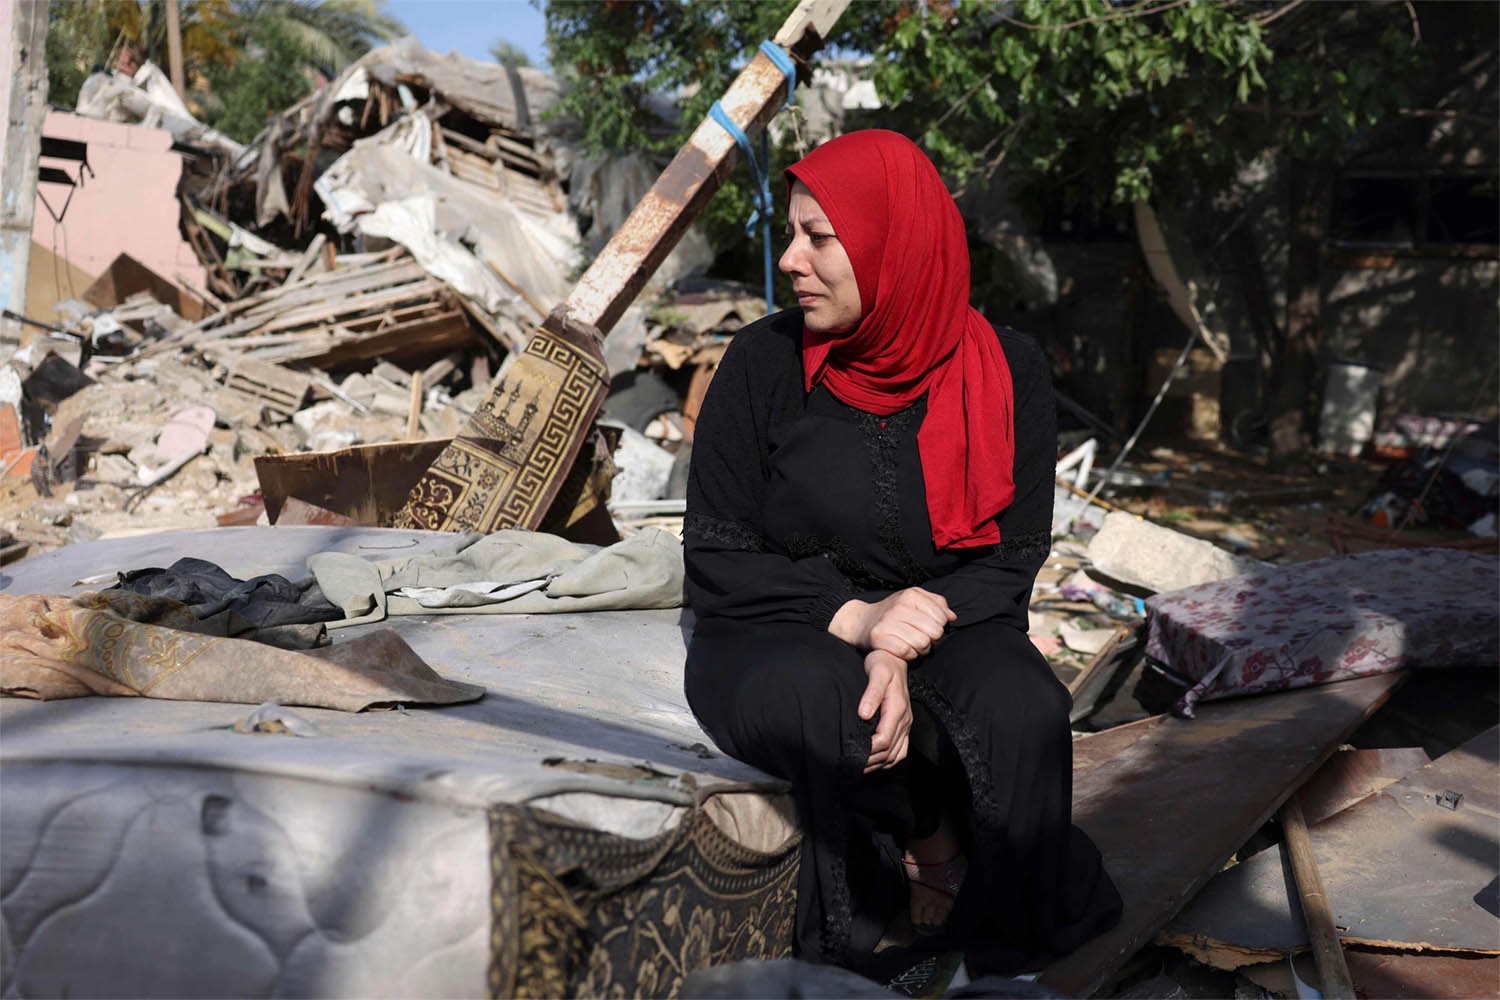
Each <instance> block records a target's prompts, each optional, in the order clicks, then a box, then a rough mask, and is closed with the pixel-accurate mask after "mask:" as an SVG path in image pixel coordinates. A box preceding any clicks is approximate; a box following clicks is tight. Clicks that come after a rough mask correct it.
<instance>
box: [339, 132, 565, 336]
mask: <svg viewBox="0 0 1500 1000" xmlns="http://www.w3.org/2000/svg"><path fill="white" fill-rule="evenodd" d="M431 150H432V124H431V122H430V121H428V119H427V118H426V117H425V116H423V115H407V116H405V117H403V118H402V119H400V120H399V121H396V122H394V123H393V124H391V125H390V126H389V127H388V128H386V129H385V130H384V131H382V132H380V133H378V134H377V135H373V136H371V137H370V138H368V139H361V140H360V141H359V142H356V143H355V144H354V146H353V148H351V149H350V150H349V151H348V152H347V153H345V154H344V155H343V156H342V157H340V158H339V159H338V161H337V162H335V163H334V164H333V165H332V166H331V167H329V168H328V169H327V170H325V171H324V172H323V174H322V175H321V176H320V177H319V178H318V180H317V181H316V182H315V184H314V189H315V190H316V191H317V193H318V197H320V198H321V199H322V200H323V203H324V206H325V209H324V213H323V214H324V218H326V219H327V220H328V221H329V222H331V223H332V224H333V225H334V226H335V227H336V228H337V229H338V230H339V231H340V232H350V231H354V230H358V231H360V232H364V233H366V234H369V235H372V236H383V237H385V238H387V239H391V240H395V241H396V242H398V243H400V244H402V245H403V246H405V247H407V248H408V249H409V250H410V251H411V253H412V255H413V256H414V257H416V258H417V260H419V261H420V262H421V263H422V266H423V267H424V268H426V269H427V270H428V271H429V272H430V273H432V274H434V275H436V276H438V277H440V278H442V279H443V280H444V281H446V282H448V283H449V284H450V285H452V286H453V287H454V288H455V289H456V290H458V291H459V292H460V293H461V294H463V295H464V296H465V298H467V299H468V300H469V301H470V302H471V303H472V304H473V305H474V306H475V307H477V308H480V309H482V310H484V311H485V313H486V314H488V315H489V316H490V317H491V318H493V319H496V320H497V321H507V320H508V321H509V322H510V323H520V322H525V323H538V322H540V321H541V320H542V319H544V318H545V317H544V316H542V315H540V314H539V313H540V309H539V308H538V307H534V306H533V305H532V303H551V302H556V301H559V300H560V299H562V298H563V297H564V296H566V294H567V292H568V275H569V274H571V273H572V272H573V271H574V270H575V269H576V267H577V249H576V248H577V245H578V242H579V236H578V230H577V227H576V226H575V225H574V223H573V221H572V219H571V218H570V217H569V216H568V214H567V213H566V212H563V211H558V212H553V213H551V214H550V215H547V216H545V217H544V216H543V215H540V214H538V212H536V211H534V210H522V209H520V208H518V207H517V206H516V205H514V204H512V203H511V202H509V201H508V200H506V199H505V198H504V196H503V195H502V196H499V197H497V196H496V195H495V194H494V193H492V192H489V191H486V190H484V189H482V188H480V187H478V186H476V185H474V184H470V183H468V182H466V181H463V180H460V179H459V178H457V177H455V176H453V175H451V174H449V173H446V172H445V171H443V170H442V169H440V168H439V167H437V166H434V165H433V164H432V163H430V162H429V159H430V157H431V155H432V153H431ZM502 275H503V277H502ZM528 300H529V301H528ZM521 342H522V343H524V338H522V340H521Z"/></svg>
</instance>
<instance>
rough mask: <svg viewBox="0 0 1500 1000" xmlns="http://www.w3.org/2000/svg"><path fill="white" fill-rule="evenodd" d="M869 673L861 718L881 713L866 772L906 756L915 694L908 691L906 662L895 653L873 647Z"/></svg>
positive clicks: (867, 664) (868, 657)
mask: <svg viewBox="0 0 1500 1000" xmlns="http://www.w3.org/2000/svg"><path fill="white" fill-rule="evenodd" d="M865 676H866V677H868V678H869V683H868V684H866V685H865V693H864V694H863V695H861V696H860V699H859V717H860V718H861V719H872V718H874V717H875V714H876V713H877V712H879V713H880V722H879V724H877V725H876V727H875V736H874V738H873V739H872V740H871V741H870V759H869V761H868V762H866V764H865V773H866V774H869V773H870V772H871V771H875V770H878V769H881V768H888V767H895V766H896V765H897V764H899V763H901V761H903V760H905V759H906V749H907V744H908V743H909V741H910V736H911V696H910V695H909V694H908V693H907V690H906V661H905V660H903V659H901V657H899V656H896V655H895V654H893V653H888V652H886V651H885V650H883V649H872V650H870V652H869V653H868V654H867V655H866V656H865Z"/></svg>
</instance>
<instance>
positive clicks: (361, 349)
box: [298, 307, 474, 369]
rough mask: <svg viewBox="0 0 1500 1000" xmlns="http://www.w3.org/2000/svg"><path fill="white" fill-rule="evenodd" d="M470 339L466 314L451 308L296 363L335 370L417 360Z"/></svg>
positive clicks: (470, 327) (427, 357)
mask: <svg viewBox="0 0 1500 1000" xmlns="http://www.w3.org/2000/svg"><path fill="white" fill-rule="evenodd" d="M473 342H474V327H473V326H472V325H471V324H470V323H469V315H468V313H466V312H464V311H463V310H462V309H459V308H457V307H454V308H452V309H449V310H444V311H443V312H438V313H432V314H430V315H427V316H423V317H421V318H419V319H416V320H412V321H409V322H406V323H401V324H399V325H397V326H392V327H388V328H386V329H384V330H378V331H376V332H374V333H369V334H365V335H363V336H361V337H359V338H358V339H355V340H348V341H345V342H343V343H339V344H336V345H334V346H331V347H328V348H326V349H324V350H322V351H320V352H319V353H317V354H311V355H306V356H304V357H302V358H300V359H299V361H298V364H299V365H316V366H317V367H319V368H327V369H338V368H342V367H344V366H347V365H352V364H357V363H360V362H365V361H373V360H375V359H376V358H389V359H391V360H393V361H400V362H403V363H405V362H417V363H421V362H426V361H428V360H431V359H435V358H438V357H441V356H442V355H444V354H447V353H449V352H451V351H453V350H455V349H456V348H462V347H465V346H469V345H472V344H473Z"/></svg>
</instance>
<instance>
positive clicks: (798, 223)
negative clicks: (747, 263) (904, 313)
mask: <svg viewBox="0 0 1500 1000" xmlns="http://www.w3.org/2000/svg"><path fill="white" fill-rule="evenodd" d="M786 221H787V248H786V253H784V254H782V255H781V270H782V272H783V273H784V274H786V275H787V277H789V278H791V279H792V290H793V291H795V292H796V293H797V304H798V305H799V306H801V307H802V324H803V325H804V326H805V327H806V328H807V329H808V330H811V331H812V332H813V333H847V332H848V331H850V330H852V329H854V328H855V327H856V326H858V325H859V321H860V318H861V317H862V316H863V315H864V311H863V310H862V309H861V308H860V302H859V282H858V281H856V280H855V277H854V265H852V264H850V263H849V255H848V254H847V253H845V252H844V247H843V245H842V244H840V243H839V238H838V234H837V233H835V232H834V231H833V226H832V224H830V223H829V221H828V216H827V214H825V213H824V211H823V210H822V209H821V208H819V207H818V201H817V199H816V198H814V197H813V196H812V192H811V191H809V190H808V189H807V185H805V184H803V183H802V182H801V181H793V182H792V194H791V198H790V199H789V200H788V202H787V207H786Z"/></svg>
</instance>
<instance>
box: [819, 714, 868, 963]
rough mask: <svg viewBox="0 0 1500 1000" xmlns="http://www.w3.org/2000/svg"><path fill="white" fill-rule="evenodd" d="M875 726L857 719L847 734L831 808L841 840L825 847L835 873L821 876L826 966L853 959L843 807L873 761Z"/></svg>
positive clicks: (849, 829) (850, 827)
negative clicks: (825, 904) (824, 886)
mask: <svg viewBox="0 0 1500 1000" xmlns="http://www.w3.org/2000/svg"><path fill="white" fill-rule="evenodd" d="M875 725H876V722H875V720H874V719H869V720H865V719H861V718H859V716H857V715H856V716H855V718H854V729H855V731H854V732H852V733H845V735H844V746H843V754H842V756H841V757H840V758H839V762H838V783H839V785H840V786H841V787H842V790H843V793H844V794H842V795H835V796H832V797H831V801H830V802H829V804H828V805H829V809H828V811H829V813H831V814H832V816H831V821H830V822H829V828H830V829H829V831H828V832H830V833H832V835H833V836H834V837H836V838H841V839H839V840H838V841H837V842H836V843H832V844H827V845H825V846H826V847H827V848H828V853H827V855H826V857H828V858H829V859H830V861H831V862H832V867H833V869H834V870H833V871H831V872H828V871H824V872H819V873H818V875H819V881H820V882H823V881H824V879H825V878H826V879H827V885H828V896H829V898H828V912H827V913H825V914H824V915H823V926H822V928H821V929H820V930H821V934H820V936H821V937H822V946H823V959H824V960H825V961H827V962H847V961H848V960H849V958H850V956H849V955H848V951H849V936H850V934H851V932H852V929H853V926H854V906H853V904H852V903H851V902H850V900H849V844H848V838H849V837H850V836H851V835H852V833H853V824H852V823H851V822H850V821H849V817H848V812H847V810H846V809H845V808H844V805H843V803H844V800H845V799H846V798H852V797H853V795H854V786H855V784H856V783H857V782H858V781H859V780H860V778H861V777H863V776H864V771H865V763H866V762H867V761H869V759H870V743H871V741H872V740H873V739H874V738H875Z"/></svg>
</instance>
